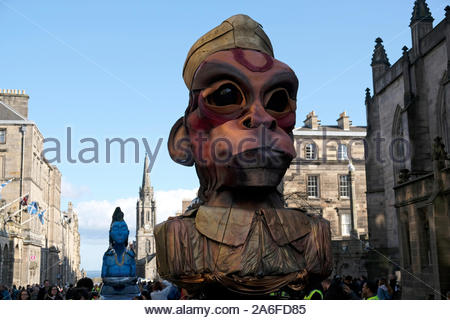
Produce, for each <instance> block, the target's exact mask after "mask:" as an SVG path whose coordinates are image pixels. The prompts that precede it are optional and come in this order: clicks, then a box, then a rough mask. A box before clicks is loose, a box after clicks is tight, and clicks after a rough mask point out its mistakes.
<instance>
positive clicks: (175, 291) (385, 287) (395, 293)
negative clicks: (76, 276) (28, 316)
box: [0, 275, 450, 300]
mask: <svg viewBox="0 0 450 320" xmlns="http://www.w3.org/2000/svg"><path fill="white" fill-rule="evenodd" d="M138 287H139V290H140V294H139V295H136V296H135V297H134V298H133V300H178V299H189V295H188V293H187V292H186V291H185V290H184V289H180V288H178V287H177V286H175V285H174V284H172V283H170V282H169V281H166V280H162V281H149V282H146V281H142V282H139V283H138ZM100 288H101V286H100V284H94V282H93V281H92V279H90V278H82V279H80V280H79V281H78V282H77V283H76V285H66V286H64V287H60V286H57V285H51V284H50V282H49V281H48V280H45V281H44V283H43V285H42V286H40V285H38V284H34V285H27V286H26V287H23V286H20V287H18V288H17V287H16V286H15V285H13V286H12V287H11V288H8V287H6V286H4V285H1V284H0V300H97V299H100ZM400 297H401V291H400V284H399V282H398V281H397V279H396V277H395V276H393V275H391V276H390V277H389V279H385V278H382V279H379V280H377V281H371V280H367V278H366V277H364V276H360V277H352V276H345V277H341V276H339V275H336V276H334V277H333V278H330V279H326V280H323V281H322V282H321V283H320V285H319V286H316V287H315V288H313V289H311V290H310V291H309V292H306V293H305V295H303V294H302V295H295V293H292V292H284V291H279V292H276V293H273V294H271V295H270V296H269V298H281V299H289V298H291V299H292V298H294V299H306V300H360V299H364V300H391V299H394V300H396V299H400ZM424 298H426V297H424ZM447 299H450V296H449V294H447Z"/></svg>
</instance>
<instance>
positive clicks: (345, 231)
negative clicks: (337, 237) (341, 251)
mask: <svg viewBox="0 0 450 320" xmlns="http://www.w3.org/2000/svg"><path fill="white" fill-rule="evenodd" d="M339 215H340V217H341V236H343V237H349V236H350V230H351V228H352V221H351V216H350V212H349V211H347V210H345V211H342V210H341V211H340V212H339Z"/></svg>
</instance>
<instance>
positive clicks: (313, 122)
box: [303, 111, 320, 130]
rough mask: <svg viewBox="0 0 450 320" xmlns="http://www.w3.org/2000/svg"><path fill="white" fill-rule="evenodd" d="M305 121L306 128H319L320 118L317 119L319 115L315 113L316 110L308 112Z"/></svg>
mask: <svg viewBox="0 0 450 320" xmlns="http://www.w3.org/2000/svg"><path fill="white" fill-rule="evenodd" d="M303 123H304V124H305V127H306V128H310V129H313V130H317V129H318V128H319V125H320V120H319V119H317V115H316V114H315V113H314V111H311V112H310V113H308V115H307V116H306V119H305V121H303Z"/></svg>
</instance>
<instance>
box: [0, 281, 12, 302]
mask: <svg viewBox="0 0 450 320" xmlns="http://www.w3.org/2000/svg"><path fill="white" fill-rule="evenodd" d="M0 300H11V295H10V294H9V290H8V287H7V286H4V285H2V284H0Z"/></svg>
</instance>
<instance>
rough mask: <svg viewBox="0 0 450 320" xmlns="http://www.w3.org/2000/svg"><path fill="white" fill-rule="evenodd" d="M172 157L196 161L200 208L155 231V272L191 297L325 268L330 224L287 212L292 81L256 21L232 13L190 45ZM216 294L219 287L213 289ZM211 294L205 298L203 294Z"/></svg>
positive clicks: (275, 284) (299, 277) (306, 278)
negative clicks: (284, 188)
mask: <svg viewBox="0 0 450 320" xmlns="http://www.w3.org/2000/svg"><path fill="white" fill-rule="evenodd" d="M183 78H184V81H185V83H186V86H187V87H188V89H189V105H188V107H187V109H186V112H185V114H184V117H182V118H180V119H179V120H178V121H177V122H176V123H175V125H174V126H173V128H172V130H171V133H170V137H169V141H168V148H169V153H170V156H171V157H172V159H173V160H174V161H175V162H177V163H180V164H183V165H186V166H192V165H195V168H196V170H197V175H198V177H199V180H200V189H199V192H198V197H199V199H200V206H197V207H196V208H194V209H191V210H188V211H186V212H185V213H184V214H183V215H182V216H181V217H177V218H174V219H171V220H168V221H167V222H164V223H162V224H160V225H158V226H157V228H156V230H155V235H156V242H157V263H158V271H159V273H160V275H162V276H163V277H165V278H168V279H170V280H172V281H174V282H176V283H177V284H179V285H180V286H182V287H186V288H188V289H189V290H193V291H203V293H204V292H206V291H208V290H207V289H206V288H207V287H211V286H212V287H214V290H213V291H211V290H209V291H208V292H209V296H211V292H215V293H217V292H227V290H228V291H229V292H233V293H235V294H268V293H271V292H274V291H277V290H280V289H281V288H282V287H284V286H288V285H289V286H291V288H293V289H294V290H301V289H303V288H305V287H306V286H307V285H308V283H312V282H313V281H312V280H311V279H316V280H315V282H317V281H319V280H320V279H322V278H323V277H325V276H327V275H328V274H329V273H330V271H331V261H330V252H329V249H330V248H329V245H330V234H329V224H328V222H327V221H325V220H323V219H321V218H319V217H312V216H309V215H307V214H305V213H304V212H303V211H301V210H295V209H287V208H284V201H283V198H282V195H281V193H280V192H279V191H278V189H277V186H278V185H279V184H280V182H281V180H282V178H283V176H284V174H285V172H286V170H287V168H288V167H289V164H290V162H291V161H292V159H293V158H294V157H295V155H296V154H295V149H294V146H293V139H292V130H293V128H294V125H295V111H296V95H297V88H298V80H297V77H296V75H295V73H294V72H293V71H292V70H291V68H289V67H288V66H287V65H286V64H284V63H282V62H280V61H278V60H276V59H275V58H274V54H273V49H272V45H271V43H270V40H269V38H268V37H267V35H266V34H265V32H264V31H263V29H262V27H261V25H260V24H258V23H257V22H256V21H254V20H252V19H251V18H250V17H248V16H246V15H235V16H233V17H231V18H229V19H227V20H225V21H224V22H223V23H222V24H221V25H219V26H218V27H216V28H214V29H212V30H211V31H209V32H208V33H206V34H205V35H204V36H202V37H201V38H200V39H199V40H198V41H197V42H196V43H195V44H194V45H193V46H192V48H191V49H190V51H189V53H188V56H187V59H186V62H185V65H184V68H183ZM219 287H220V288H222V289H223V291H221V290H220V289H219V290H218V289H217V288H219ZM207 296H208V294H207Z"/></svg>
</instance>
